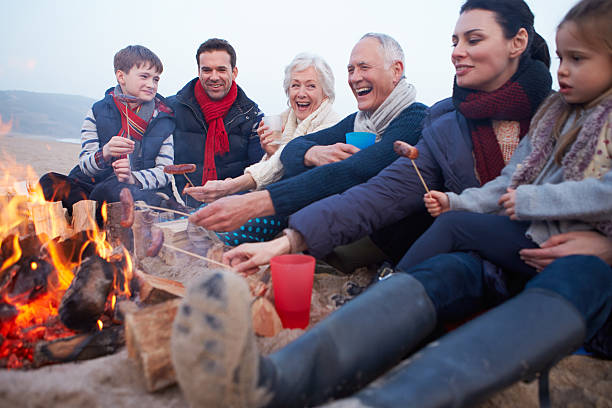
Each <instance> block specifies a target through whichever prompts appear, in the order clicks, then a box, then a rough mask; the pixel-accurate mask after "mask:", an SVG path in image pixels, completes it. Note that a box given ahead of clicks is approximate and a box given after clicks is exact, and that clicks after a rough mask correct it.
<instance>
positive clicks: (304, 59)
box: [283, 52, 336, 103]
mask: <svg viewBox="0 0 612 408" xmlns="http://www.w3.org/2000/svg"><path fill="white" fill-rule="evenodd" d="M309 67H314V69H315V71H316V72H317V75H318V77H319V82H320V83H321V88H322V89H323V94H324V95H325V96H327V97H328V98H329V101H330V102H331V103H333V102H334V99H335V98H336V93H335V92H334V73H333V72H332V70H331V67H330V66H329V64H328V63H327V62H325V60H324V59H323V58H321V57H319V56H318V55H315V54H310V53H307V52H303V53H301V54H298V55H296V56H295V58H293V61H291V63H290V64H289V65H287V67H286V68H285V80H284V81H283V88H284V89H285V94H286V95H287V97H289V86H290V85H291V73H292V72H293V71H297V72H300V71H304V70H305V69H308V68H309Z"/></svg>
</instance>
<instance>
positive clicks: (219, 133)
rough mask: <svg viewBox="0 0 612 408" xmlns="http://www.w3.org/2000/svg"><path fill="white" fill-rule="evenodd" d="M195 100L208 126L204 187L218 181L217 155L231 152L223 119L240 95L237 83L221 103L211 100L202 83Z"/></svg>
mask: <svg viewBox="0 0 612 408" xmlns="http://www.w3.org/2000/svg"><path fill="white" fill-rule="evenodd" d="M193 90H194V94H195V98H196V100H197V101H198V104H199V105H200V109H201V110H202V113H203V114H204V120H205V121H206V123H207V124H208V133H207V134H206V144H205V146H204V169H203V170H202V185H204V184H206V182H207V181H208V180H216V179H217V168H216V167H215V155H217V154H218V155H223V154H225V153H227V152H229V141H228V140H227V132H226V131H225V125H224V124H223V118H224V117H225V115H227V112H228V111H229V110H230V108H231V106H232V105H233V104H234V101H235V100H236V96H237V95H238V88H237V87H236V82H232V86H231V88H230V90H229V92H228V93H227V95H225V96H224V97H223V99H221V100H220V101H213V100H211V99H210V98H209V97H208V95H206V92H205V91H204V87H203V86H202V83H201V82H200V81H197V83H196V85H195V87H194V89H193Z"/></svg>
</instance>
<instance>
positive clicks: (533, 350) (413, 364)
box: [329, 289, 585, 408]
mask: <svg viewBox="0 0 612 408" xmlns="http://www.w3.org/2000/svg"><path fill="white" fill-rule="evenodd" d="M584 336H585V322H584V320H583V318H582V316H581V315H580V313H579V312H578V311H577V310H576V309H575V308H574V306H573V305H572V304H570V303H569V302H567V301H566V300H565V299H564V298H562V297H561V296H559V295H557V294H556V293H554V292H551V291H546V290H542V289H531V290H527V291H525V292H523V293H522V294H519V295H518V296H516V297H515V298H514V299H511V300H509V301H507V302H505V303H504V304H502V305H501V306H499V307H497V308H495V309H493V310H491V311H490V312H488V313H486V314H485V315H483V316H480V317H478V318H476V319H474V320H473V321H471V322H469V323H467V324H465V325H464V326H462V327H460V328H459V329H457V330H455V331H453V332H451V333H449V334H448V335H446V336H444V337H442V338H440V339H439V340H438V341H435V342H433V343H431V344H429V345H428V346H427V347H426V348H424V349H423V350H421V351H419V352H418V353H416V354H415V355H414V356H413V357H411V358H410V359H408V360H406V361H405V362H403V363H402V364H401V365H400V366H398V367H397V368H395V369H394V370H393V371H391V372H390V373H389V374H387V375H386V376H385V377H383V378H382V379H380V380H378V381H377V382H375V383H373V384H372V385H370V386H368V387H367V388H364V389H363V390H361V391H360V392H359V393H357V394H355V395H354V396H353V397H352V398H349V399H344V400H339V401H337V402H335V403H333V404H330V405H329V407H334V406H338V407H380V408H387V407H388V408H391V407H394V408H395V407H419V408H428V407H463V406H474V404H476V403H478V402H481V401H483V400H485V399H487V398H488V397H490V396H491V395H492V394H493V393H495V392H497V391H499V390H501V389H503V388H505V387H507V386H509V385H511V384H513V383H515V382H517V381H519V380H521V379H529V378H533V376H534V375H535V374H536V373H539V372H542V371H544V372H546V371H547V370H548V369H549V368H550V367H552V366H553V365H554V364H555V363H557V361H559V360H560V359H561V358H563V357H564V356H566V355H568V354H569V353H570V352H572V351H573V350H575V349H577V348H578V347H580V345H581V344H582V342H583V340H584Z"/></svg>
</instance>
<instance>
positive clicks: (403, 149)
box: [393, 140, 429, 194]
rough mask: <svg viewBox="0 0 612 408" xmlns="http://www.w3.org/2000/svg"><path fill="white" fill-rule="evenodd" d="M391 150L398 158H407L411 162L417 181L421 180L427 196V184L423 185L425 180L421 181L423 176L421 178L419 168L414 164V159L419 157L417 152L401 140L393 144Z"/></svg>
mask: <svg viewBox="0 0 612 408" xmlns="http://www.w3.org/2000/svg"><path fill="white" fill-rule="evenodd" d="M393 150H395V153H397V154H399V155H400V156H403V157H407V158H408V159H410V161H411V162H412V167H414V170H416V173H417V175H418V176H419V179H421V183H423V187H425V191H427V194H429V188H428V187H427V183H425V180H424V179H423V176H421V172H420V171H419V168H418V167H417V165H416V163H415V162H414V159H416V158H417V157H419V150H418V149H417V148H416V147H414V146H411V145H409V144H408V143H406V142H402V141H401V140H396V141H395V142H394V143H393Z"/></svg>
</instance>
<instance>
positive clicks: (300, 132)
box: [281, 98, 333, 144]
mask: <svg viewBox="0 0 612 408" xmlns="http://www.w3.org/2000/svg"><path fill="white" fill-rule="evenodd" d="M332 109H333V105H332V104H331V103H330V102H329V98H325V99H324V100H323V102H321V105H319V107H318V108H317V109H315V111H314V112H312V113H311V114H310V115H308V117H306V119H304V120H303V121H301V122H299V121H298V118H297V116H295V112H294V111H293V109H289V115H288V116H287V122H286V123H285V130H283V137H282V138H281V143H282V144H285V143H287V142H289V141H291V140H293V139H294V138H296V137H298V136H304V135H306V134H308V133H312V132H313V131H314V130H315V129H318V128H319V127H320V126H321V124H322V123H323V122H325V120H326V118H327V116H328V115H329V114H330V113H331V112H332Z"/></svg>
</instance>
